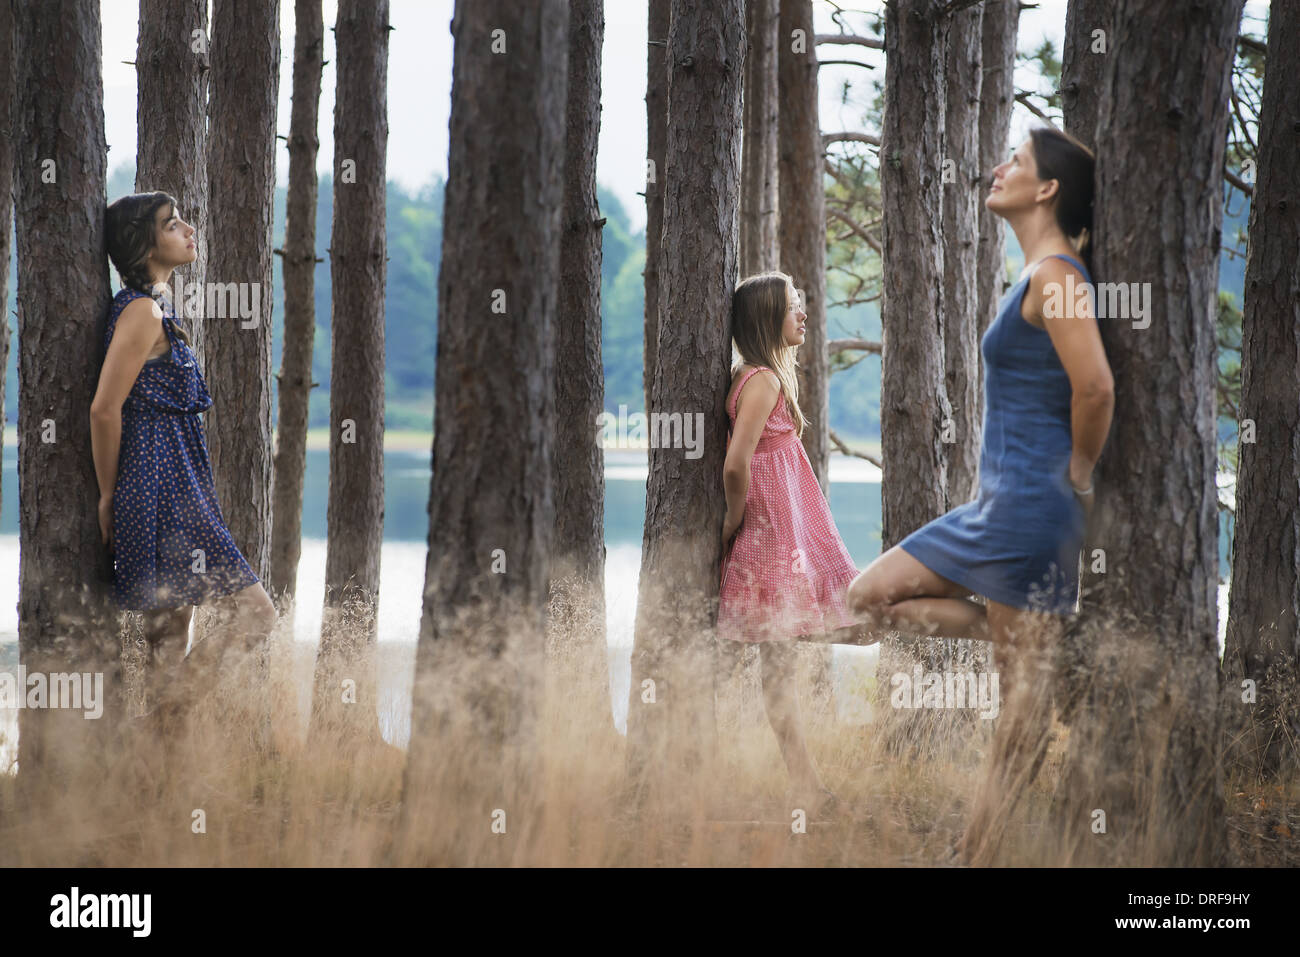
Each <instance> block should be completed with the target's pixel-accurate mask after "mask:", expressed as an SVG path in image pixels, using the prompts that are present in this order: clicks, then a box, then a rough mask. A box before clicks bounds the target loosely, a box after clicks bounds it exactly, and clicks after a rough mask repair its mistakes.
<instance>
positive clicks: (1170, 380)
mask: <svg viewBox="0 0 1300 957" xmlns="http://www.w3.org/2000/svg"><path fill="white" fill-rule="evenodd" d="M1241 7H1242V4H1241V2H1240V0H1227V2H1224V3H1217V4H1206V5H1202V6H1188V5H1185V4H1181V3H1175V2H1173V0H1140V2H1139V0H1119V2H1117V3H1116V7H1115V14H1114V19H1113V21H1112V29H1111V31H1110V33H1109V34H1108V43H1109V45H1110V51H1111V52H1110V53H1109V54H1108V55H1107V56H1106V58H1105V64H1104V71H1105V72H1104V76H1103V80H1102V97H1101V111H1100V114H1099V116H1098V118H1097V137H1098V141H1097V150H1096V153H1097V174H1096V175H1097V182H1098V184H1099V192H1098V194H1097V198H1096V200H1095V204H1096V219H1095V224H1096V226H1097V239H1098V246H1097V250H1096V255H1095V258H1094V263H1095V269H1094V270H1093V273H1094V277H1095V280H1096V281H1097V282H1098V283H1121V282H1122V283H1132V282H1136V283H1150V286H1149V287H1147V288H1148V289H1149V290H1150V292H1151V294H1150V296H1149V297H1148V298H1147V299H1146V303H1147V305H1148V306H1149V310H1148V312H1147V315H1146V316H1145V318H1141V317H1137V316H1132V317H1130V316H1116V315H1115V313H1116V312H1118V311H1119V310H1118V309H1117V308H1116V309H1112V308H1111V306H1110V304H1109V302H1108V299H1109V297H1108V296H1100V297H1099V311H1100V312H1101V313H1102V314H1103V316H1104V318H1102V319H1101V321H1100V323H1099V325H1100V328H1101V333H1102V340H1103V343H1104V344H1105V348H1106V353H1107V355H1108V357H1109V359H1110V364H1111V369H1112V372H1113V375H1114V381H1115V410H1116V415H1115V419H1114V423H1113V424H1112V426H1111V430H1110V435H1109V438H1108V441H1107V444H1106V448H1105V450H1104V451H1103V453H1102V457H1101V460H1100V461H1099V462H1098V464H1097V468H1096V470H1095V473H1094V475H1095V479H1094V481H1095V484H1096V488H1097V499H1096V508H1095V509H1094V511H1093V513H1092V516H1091V518H1090V522H1089V526H1090V527H1089V530H1088V535H1087V539H1086V541H1085V546H1084V558H1085V561H1084V564H1085V566H1086V569H1085V570H1086V574H1085V578H1084V583H1083V586H1084V587H1083V602H1082V608H1081V613H1082V618H1083V624H1082V628H1083V631H1084V633H1085V636H1086V637H1085V646H1086V647H1087V648H1088V649H1089V650H1090V651H1091V653H1092V655H1093V657H1092V660H1091V662H1090V666H1089V668H1088V670H1089V678H1090V685H1089V690H1088V693H1087V695H1086V697H1085V698H1084V700H1083V706H1082V707H1081V708H1080V709H1079V714H1078V715H1077V716H1076V718H1075V720H1074V725H1073V727H1072V729H1071V734H1070V742H1069V752H1068V754H1067V760H1066V768H1065V780H1064V783H1063V786H1062V789H1061V793H1062V794H1063V795H1064V807H1063V808H1062V810H1063V812H1064V821H1065V823H1066V827H1067V835H1066V839H1067V844H1068V846H1067V849H1066V854H1065V858H1066V860H1069V861H1093V860H1100V861H1116V860H1123V861H1125V862H1126V863H1130V864H1134V863H1140V864H1144V865H1162V866H1170V865H1177V866H1209V865H1217V864H1219V863H1221V862H1222V859H1223V853H1224V849H1225V840H1224V837H1225V836H1224V818H1223V814H1224V802H1223V793H1222V776H1221V771H1220V768H1219V759H1220V747H1221V743H1220V740H1219V722H1218V694H1219V676H1218V661H1217V658H1218V655H1217V648H1216V644H1217V642H1216V627H1215V626H1216V603H1215V586H1216V583H1217V581H1218V515H1217V512H1218V510H1217V496H1216V489H1215V379H1216V375H1215V373H1216V369H1215V348H1214V346H1215V343H1214V321H1215V315H1214V306H1215V302H1216V299H1217V291H1218V264H1219V231H1220V226H1221V221H1222V213H1223V153H1224V141H1225V136H1226V124H1227V104H1228V90H1229V81H1230V77H1231V69H1232V61H1233V50H1234V46H1235V44H1234V41H1235V38H1236V31H1237V23H1238V21H1239V18H1240V14H1241ZM1135 48H1137V49H1140V50H1141V55H1140V56H1129V55H1122V54H1118V53H1117V51H1118V50H1121V49H1130V50H1131V49H1135ZM1153 183H1159V184H1161V188H1160V189H1159V190H1153V189H1152V184H1153ZM1116 305H1118V304H1116ZM1135 324H1136V325H1138V326H1141V328H1135V327H1134V326H1135ZM1097 811H1101V812H1103V813H1104V816H1105V817H1104V824H1105V828H1106V830H1105V832H1104V833H1099V832H1097V831H1096V826H1097V824H1098V823H1099V818H1098V816H1097V814H1096V812H1097Z"/></svg>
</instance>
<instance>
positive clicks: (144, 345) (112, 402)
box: [90, 192, 276, 719]
mask: <svg viewBox="0 0 1300 957" xmlns="http://www.w3.org/2000/svg"><path fill="white" fill-rule="evenodd" d="M105 227H106V229H105V231H106V245H107V247H108V254H109V257H110V258H111V259H112V261H113V265H114V266H115V267H116V269H117V271H118V274H119V275H120V276H121V279H122V290H121V291H120V292H119V293H118V294H117V296H116V297H115V298H114V300H113V303H112V306H111V307H110V309H109V313H108V320H107V326H106V328H105V330H104V340H103V344H104V347H105V353H104V362H103V367H102V369H101V371H100V375H99V386H98V388H97V390H96V392H95V398H94V401H93V402H92V404H91V409H90V418H91V446H92V450H93V454H94V459H95V473H96V475H97V477H98V479H99V489H100V499H99V525H100V532H101V534H102V537H103V542H104V544H105V545H106V546H107V547H108V548H109V549H110V550H111V552H112V553H113V563H114V582H113V593H114V598H115V599H116V602H117V604H118V606H119V607H121V608H124V609H135V610H139V611H141V612H142V613H143V617H144V634H145V638H146V639H147V641H148V644H149V649H150V652H149V657H150V661H149V668H148V672H149V685H150V687H149V695H150V698H151V699H152V700H153V701H154V703H155V704H156V705H157V709H156V711H157V714H158V717H159V718H160V719H165V718H170V717H172V716H175V715H177V714H178V713H179V712H183V711H184V710H185V709H186V706H187V705H188V704H190V703H192V701H193V699H194V697H195V696H197V695H199V694H201V693H203V692H204V691H206V690H208V688H209V687H210V683H211V681H212V680H213V679H214V678H215V672H214V669H213V668H212V667H210V666H211V665H213V664H215V663H216V661H217V660H218V659H219V657H220V655H221V654H223V653H224V651H225V650H226V647H233V648H236V649H238V650H239V651H241V652H243V651H246V650H251V649H252V648H253V647H255V646H256V644H257V642H258V641H259V640H260V639H262V638H264V637H265V636H266V635H268V634H270V632H271V629H272V628H273V626H274V624H275V621H276V612H275V606H274V604H273V603H272V602H271V599H270V597H269V596H268V595H267V593H266V591H265V589H264V588H263V587H262V585H261V583H260V581H259V580H258V577H257V575H256V574H254V572H253V570H252V568H251V567H249V564H248V562H247V561H246V560H245V559H244V556H243V555H242V554H240V552H239V549H238V548H237V547H236V546H235V543H234V542H233V541H232V540H231V537H230V532H229V530H228V529H227V528H226V523H225V520H224V518H223V516H222V513H221V507H220V505H219V504H218V503H217V498H216V493H215V490H214V488H213V483H212V471H211V465H210V462H209V459H208V450H207V445H206V442H205V439H204V435H203V421H202V418H201V415H200V414H201V413H202V412H203V411H204V410H205V409H208V408H210V407H211V405H212V398H211V397H210V396H209V395H208V390H207V385H206V383H205V382H204V379H203V373H202V372H201V371H200V369H199V366H198V362H197V361H196V359H195V356H194V353H193V352H192V351H191V350H190V346H189V341H190V340H189V335H188V334H187V333H186V331H185V329H184V328H183V327H182V326H181V324H180V322H179V321H178V320H177V318H176V314H175V311H174V309H173V308H172V305H171V303H170V302H169V301H168V300H167V298H165V296H164V292H165V290H166V286H167V283H168V282H169V280H170V279H171V275H172V270H173V269H175V268H176V267H177V266H182V265H185V264H188V263H192V262H194V260H195V258H196V257H197V255H198V254H197V249H196V244H195V241H194V235H195V231H194V227H193V226H190V225H189V224H188V223H186V222H185V221H184V220H182V219H181V218H180V216H179V213H178V211H177V209H176V201H175V200H174V199H173V198H172V197H171V196H169V195H167V194H166V193H161V192H153V193H138V194H135V195H130V196H125V197H122V198H121V199H119V200H117V201H116V202H114V203H113V204H112V205H110V206H109V207H108V213H107V217H106V220H105ZM209 603H213V604H214V606H215V607H214V611H216V612H217V614H218V623H217V626H216V627H215V628H214V629H213V631H214V634H218V635H221V636H222V639H221V640H222V641H223V642H224V644H223V646H222V647H205V646H208V645H210V644H211V639H208V640H204V641H201V642H200V643H199V644H198V645H196V646H195V648H194V650H193V651H191V652H190V654H189V655H188V656H187V655H186V653H185V649H186V645H187V643H188V640H189V628H190V618H191V615H192V612H193V606H194V605H203V604H209ZM182 666H183V667H182Z"/></svg>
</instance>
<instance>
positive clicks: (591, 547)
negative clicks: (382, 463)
mask: <svg viewBox="0 0 1300 957" xmlns="http://www.w3.org/2000/svg"><path fill="white" fill-rule="evenodd" d="M604 39H605V14H604V10H603V4H602V2H601V0H571V2H570V5H569V40H568V46H569V80H568V94H567V96H568V106H567V109H566V114H565V144H564V214H563V233H562V237H561V240H560V287H559V317H560V319H559V321H558V322H557V324H556V329H555V343H554V348H555V379H554V386H555V554H554V556H553V557H552V565H551V607H550V619H549V625H548V634H549V636H550V639H551V640H550V641H549V642H548V646H547V650H548V663H549V664H550V665H552V666H555V667H554V669H553V670H554V671H555V672H556V675H555V676H556V677H557V678H558V679H559V680H560V681H563V682H565V683H566V686H567V687H569V689H570V691H571V693H572V696H571V701H572V703H573V704H574V706H575V707H574V711H575V713H576V714H578V715H583V716H585V717H586V718H588V719H590V721H591V722H592V725H591V726H592V727H593V728H595V727H608V728H611V729H612V728H613V715H612V712H611V709H610V700H609V666H608V663H607V660H606V659H607V655H606V650H605V648H606V642H605V457H604V453H603V451H602V449H601V445H600V440H599V436H598V435H597V433H596V429H595V426H596V423H597V422H598V417H599V415H600V413H601V411H602V410H603V408H604V406H605V371H604V366H603V365H602V363H601V355H600V331H601V330H600V321H601V317H600V275H601V229H602V227H603V225H604V222H605V220H604V219H603V218H601V215H600V206H599V204H598V203H597V201H596V147H597V142H598V140H599V136H600V62H601V47H602V45H603V43H604ZM587 708H590V709H591V713H587V711H586V710H585V709H587Z"/></svg>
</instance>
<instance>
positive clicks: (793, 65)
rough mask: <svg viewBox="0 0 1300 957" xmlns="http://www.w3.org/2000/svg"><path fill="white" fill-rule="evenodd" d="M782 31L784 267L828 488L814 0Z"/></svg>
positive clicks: (805, 405) (808, 437) (808, 432)
mask: <svg viewBox="0 0 1300 957" xmlns="http://www.w3.org/2000/svg"><path fill="white" fill-rule="evenodd" d="M779 22H780V27H779V29H778V31H777V77H778V79H779V81H780V88H781V109H780V111H779V114H778V115H779V118H780V121H779V123H778V127H779V134H780V135H779V145H780V149H779V157H780V164H779V173H778V175H777V184H778V187H779V189H778V193H779V197H780V215H779V216H778V221H779V225H780V230H779V233H780V236H779V239H780V242H779V246H780V249H781V267H782V268H783V269H784V270H785V271H786V272H788V273H789V274H790V275H791V276H793V277H794V281H795V285H796V286H797V287H798V288H799V289H800V290H801V291H802V292H803V301H804V311H805V312H807V313H808V322H807V333H806V335H805V337H804V343H803V346H802V348H800V350H799V405H800V407H801V408H802V409H803V414H804V416H805V417H806V418H807V419H808V427H807V428H806V429H805V430H804V435H803V448H804V451H805V452H806V453H807V454H808V461H809V462H810V463H811V464H812V467H813V473H814V474H815V475H816V476H817V481H818V483H820V485H821V487H822V494H823V495H826V494H828V493H829V491H830V485H829V479H828V477H827V466H828V463H829V459H830V444H829V441H828V439H827V430H828V428H829V424H830V423H829V418H830V416H829V403H830V368H829V366H828V363H827V357H826V187H825V185H824V183H823V178H824V175H825V173H824V169H825V160H824V158H823V156H822V134H821V127H820V123H819V120H818V114H817V44H816V43H815V42H814V34H813V12H812V0H781V11H780V21H779Z"/></svg>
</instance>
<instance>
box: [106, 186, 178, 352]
mask: <svg viewBox="0 0 1300 957" xmlns="http://www.w3.org/2000/svg"><path fill="white" fill-rule="evenodd" d="M163 206H171V207H172V210H173V212H174V211H175V208H176V199H175V197H173V196H172V195H171V194H170V193H164V192H161V191H155V192H152V193H131V194H129V195H127V196H122V197H120V198H119V199H115V200H113V202H111V203H109V205H108V212H107V214H106V215H105V217H104V245H105V246H106V247H107V249H108V258H109V259H110V260H111V261H112V263H113V268H114V269H116V270H117V274H118V276H119V277H120V278H121V280H122V287H123V288H126V289H134V290H136V291H137V292H142V293H144V294H145V295H146V296H148V297H149V298H151V299H155V300H158V299H161V297H162V293H161V292H159V291H157V290H155V289H154V288H153V280H152V278H151V277H150V275H149V266H148V259H149V252H150V251H151V250H152V249H153V248H154V245H155V242H156V239H155V229H156V227H155V224H154V219H155V217H156V215H157V213H158V210H159V209H160V208H161V207H163ZM175 328H176V331H177V334H178V335H179V336H180V337H181V339H182V340H183V341H185V342H186V343H188V342H189V341H190V339H189V336H188V335H186V334H185V330H184V329H182V328H181V327H180V326H179V324H177V325H176V326H175Z"/></svg>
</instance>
